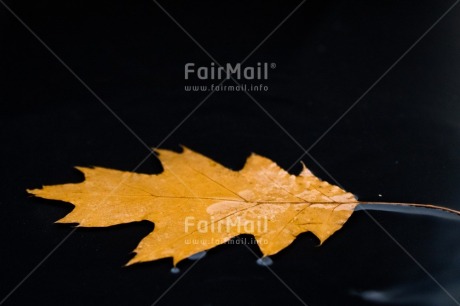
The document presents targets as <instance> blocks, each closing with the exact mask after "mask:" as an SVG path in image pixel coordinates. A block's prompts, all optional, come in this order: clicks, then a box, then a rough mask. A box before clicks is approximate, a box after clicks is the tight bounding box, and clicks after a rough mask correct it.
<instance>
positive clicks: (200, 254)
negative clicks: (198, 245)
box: [188, 251, 206, 260]
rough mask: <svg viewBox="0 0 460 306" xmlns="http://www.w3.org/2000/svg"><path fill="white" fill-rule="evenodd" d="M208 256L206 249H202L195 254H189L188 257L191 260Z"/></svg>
mask: <svg viewBox="0 0 460 306" xmlns="http://www.w3.org/2000/svg"><path fill="white" fill-rule="evenodd" d="M205 256H206V251H201V252H198V253H195V254H193V255H192V256H189V258H188V259H190V260H198V259H201V258H203V257H205Z"/></svg>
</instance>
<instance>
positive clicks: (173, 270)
mask: <svg viewBox="0 0 460 306" xmlns="http://www.w3.org/2000/svg"><path fill="white" fill-rule="evenodd" d="M179 272H180V269H179V268H178V267H172V268H171V273H172V274H177V273H179Z"/></svg>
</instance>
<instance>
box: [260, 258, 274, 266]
mask: <svg viewBox="0 0 460 306" xmlns="http://www.w3.org/2000/svg"><path fill="white" fill-rule="evenodd" d="M256 262H257V264H258V265H259V266H264V267H268V266H271V265H272V264H273V260H272V259H271V258H270V257H268V256H265V257H261V258H259V259H257V261H256Z"/></svg>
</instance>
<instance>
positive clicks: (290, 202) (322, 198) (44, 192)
mask: <svg viewBox="0 0 460 306" xmlns="http://www.w3.org/2000/svg"><path fill="white" fill-rule="evenodd" d="M157 153H159V159H160V160H161V162H162V164H163V168H164V171H163V172H162V173H160V174H156V175H148V174H139V173H134V172H124V171H118V170H113V169H107V168H100V167H95V168H84V167H77V169H79V170H80V171H82V172H83V173H84V175H85V181H83V182H82V183H77V184H64V185H55V186H45V187H43V189H33V190H28V192H29V193H31V194H33V195H35V196H38V197H41V198H45V199H52V200H61V201H65V202H70V203H72V204H74V205H75V208H74V209H73V211H72V212H71V213H69V214H68V215H67V216H65V217H64V218H63V219H61V220H59V221H57V222H59V223H79V225H80V226H85V227H103V226H111V225H117V224H121V223H129V222H135V221H142V220H149V221H151V222H153V223H154V224H155V228H154V230H153V232H151V233H150V234H149V235H147V236H146V237H145V238H144V239H143V240H142V241H141V242H140V244H139V245H138V246H137V248H136V249H135V253H136V255H135V257H134V258H133V259H132V260H131V261H129V263H128V264H133V263H137V262H145V261H151V260H156V259H160V258H166V257H172V258H173V262H174V265H176V263H177V262H179V261H181V260H182V259H184V258H187V257H189V256H191V255H193V254H195V253H198V252H201V251H204V250H207V249H210V248H212V247H215V246H217V245H219V244H222V243H225V242H227V241H228V240H230V239H232V238H233V237H236V236H238V235H241V234H251V235H254V237H255V239H256V240H257V242H258V245H259V247H260V250H261V252H262V254H263V255H264V256H268V255H272V254H276V253H278V252H279V251H280V250H282V249H284V248H285V247H287V246H288V245H289V244H291V243H292V241H293V240H294V239H295V237H296V236H298V235H299V234H301V233H303V232H312V233H313V234H315V235H316V236H317V237H318V238H319V240H320V242H321V243H323V242H324V241H325V240H326V239H327V238H328V237H330V236H331V235H332V234H333V233H334V232H336V231H337V230H339V229H340V228H341V227H342V225H343V224H344V223H345V222H346V221H347V220H348V218H349V217H350V215H351V214H352V213H353V211H354V209H355V207H356V205H358V204H359V202H358V201H357V200H356V198H355V197H354V196H353V194H351V193H349V192H346V191H345V190H343V189H341V188H339V187H337V186H334V185H331V184H329V183H327V182H325V181H322V180H320V179H319V178H317V177H316V176H314V175H313V174H312V173H311V172H310V171H309V170H308V169H307V168H306V167H305V165H303V170H302V172H301V173H300V174H299V175H298V176H295V175H290V174H289V173H288V172H286V171H285V170H283V169H281V168H280V167H279V166H278V165H276V164H275V163H274V162H272V161H271V160H269V159H267V158H265V157H262V156H259V155H256V154H253V155H251V156H250V157H249V158H248V159H247V161H246V164H245V166H244V168H243V169H242V170H240V171H232V170H230V169H228V168H226V167H224V166H222V165H220V164H218V163H216V162H214V161H213V160H211V159H209V158H207V157H205V156H203V155H201V154H198V153H196V152H193V151H191V150H189V149H186V148H184V150H183V152H182V153H177V152H173V151H168V150H157Z"/></svg>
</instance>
